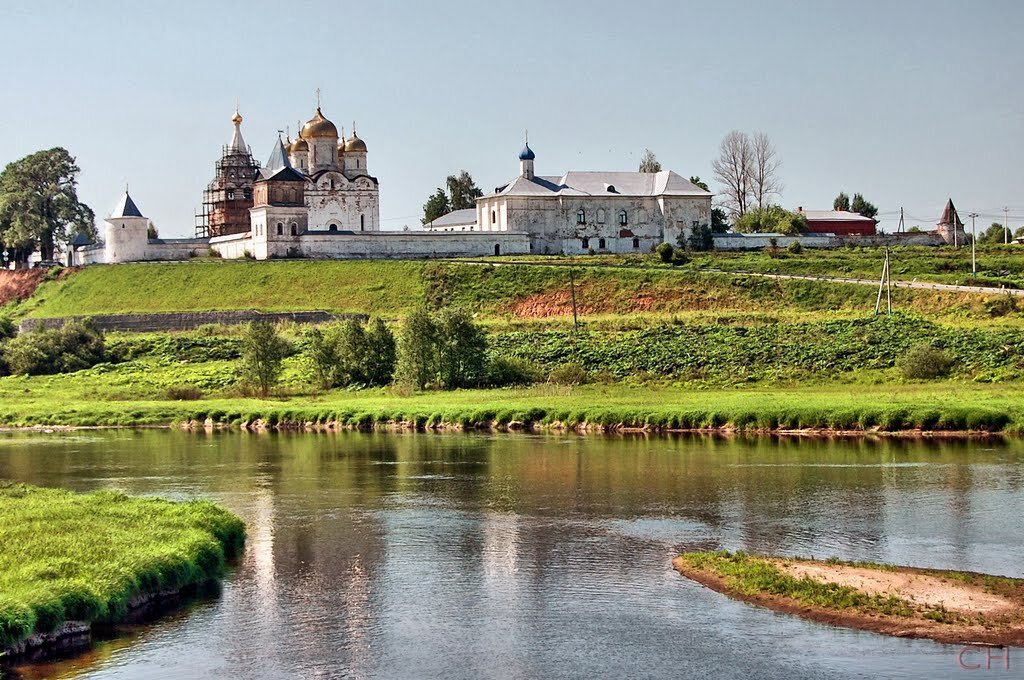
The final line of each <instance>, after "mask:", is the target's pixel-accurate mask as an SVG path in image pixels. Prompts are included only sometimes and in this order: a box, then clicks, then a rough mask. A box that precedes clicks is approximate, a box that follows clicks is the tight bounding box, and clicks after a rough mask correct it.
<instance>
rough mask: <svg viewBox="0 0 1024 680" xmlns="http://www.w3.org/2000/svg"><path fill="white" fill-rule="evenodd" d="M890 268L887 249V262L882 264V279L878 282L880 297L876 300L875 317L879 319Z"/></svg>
mask: <svg viewBox="0 0 1024 680" xmlns="http://www.w3.org/2000/svg"><path fill="white" fill-rule="evenodd" d="M888 267H889V252H888V248H887V249H886V254H885V262H883V263H882V278H881V279H879V280H878V297H876V298H875V317H876V318H877V317H878V310H879V309H881V307H882V291H883V290H884V289H885V272H886V269H887V268H888Z"/></svg>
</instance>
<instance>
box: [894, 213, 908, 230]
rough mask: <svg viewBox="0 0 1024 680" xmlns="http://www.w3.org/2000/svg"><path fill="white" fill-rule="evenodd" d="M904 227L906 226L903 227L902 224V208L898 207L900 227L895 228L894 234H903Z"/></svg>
mask: <svg viewBox="0 0 1024 680" xmlns="http://www.w3.org/2000/svg"><path fill="white" fill-rule="evenodd" d="M905 226H906V225H904V223H903V208H902V207H900V226H899V227H897V228H896V233H897V234H902V233H903V229H904V227H905Z"/></svg>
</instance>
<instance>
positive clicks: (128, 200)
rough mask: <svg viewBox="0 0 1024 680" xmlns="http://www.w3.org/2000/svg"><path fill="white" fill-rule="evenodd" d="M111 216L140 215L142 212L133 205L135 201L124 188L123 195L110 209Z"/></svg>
mask: <svg viewBox="0 0 1024 680" xmlns="http://www.w3.org/2000/svg"><path fill="white" fill-rule="evenodd" d="M110 216H111V217H142V216H143V215H142V213H141V212H140V211H139V208H138V206H136V205H135V201H133V200H132V197H131V196H129V195H128V191H127V190H125V192H124V196H122V197H121V200H120V201H118V202H117V205H116V206H114V209H113V210H112V211H110Z"/></svg>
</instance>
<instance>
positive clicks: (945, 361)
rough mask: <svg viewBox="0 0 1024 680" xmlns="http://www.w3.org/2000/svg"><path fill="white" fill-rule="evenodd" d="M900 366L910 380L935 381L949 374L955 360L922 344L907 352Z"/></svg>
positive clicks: (936, 349)
mask: <svg viewBox="0 0 1024 680" xmlns="http://www.w3.org/2000/svg"><path fill="white" fill-rule="evenodd" d="M899 365H900V369H901V370H902V371H903V375H904V377H906V378H907V379H908V380H934V379H935V378H941V377H943V376H945V375H948V374H949V369H950V368H951V367H952V365H953V360H952V359H951V358H950V357H949V355H948V354H946V353H945V352H943V351H942V350H941V349H938V348H937V347H933V346H931V345H929V344H920V345H914V346H913V347H911V348H910V349H909V350H907V353H906V354H904V355H903V357H902V358H901V359H900V362H899Z"/></svg>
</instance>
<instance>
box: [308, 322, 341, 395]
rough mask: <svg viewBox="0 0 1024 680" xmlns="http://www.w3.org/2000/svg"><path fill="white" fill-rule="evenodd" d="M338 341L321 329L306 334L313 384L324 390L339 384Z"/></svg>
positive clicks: (314, 329)
mask: <svg viewBox="0 0 1024 680" xmlns="http://www.w3.org/2000/svg"><path fill="white" fill-rule="evenodd" d="M337 347H338V345H337V342H336V339H335V338H333V337H331V335H330V334H327V333H324V332H323V331H322V330H321V329H319V328H313V329H311V330H310V331H309V332H308V333H307V334H306V359H307V361H308V362H309V369H310V373H311V374H312V379H313V382H314V383H316V385H317V386H318V387H319V388H320V389H323V390H329V389H331V388H332V387H334V386H335V385H337V384H338V352H337Z"/></svg>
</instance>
